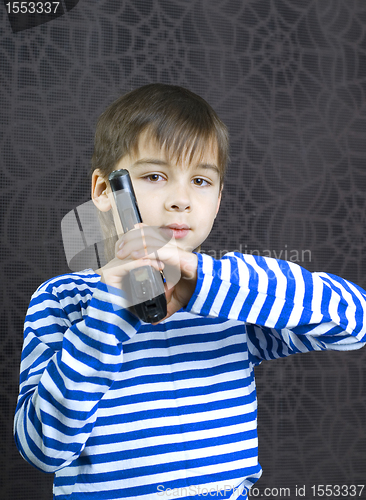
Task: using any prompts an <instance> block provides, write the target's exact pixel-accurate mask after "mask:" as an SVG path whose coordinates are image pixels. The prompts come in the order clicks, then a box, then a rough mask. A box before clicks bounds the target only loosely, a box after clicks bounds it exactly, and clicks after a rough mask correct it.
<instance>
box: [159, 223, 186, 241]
mask: <svg viewBox="0 0 366 500" xmlns="http://www.w3.org/2000/svg"><path fill="white" fill-rule="evenodd" d="M162 229H169V230H170V231H173V235H174V238H176V239H180V238H184V237H185V236H187V234H188V233H189V231H190V227H188V226H187V224H169V225H168V226H162Z"/></svg>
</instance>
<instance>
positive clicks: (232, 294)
mask: <svg viewBox="0 0 366 500" xmlns="http://www.w3.org/2000/svg"><path fill="white" fill-rule="evenodd" d="M197 255H198V269H197V285H196V289H195V292H194V294H193V296H192V297H191V300H190V301H189V303H188V305H187V307H186V308H185V309H186V310H187V311H190V312H192V313H195V314H199V315H203V316H210V317H219V318H225V319H232V320H238V321H243V322H245V323H246V324H247V325H246V329H247V334H248V347H249V349H250V351H251V353H252V354H253V355H254V356H255V357H256V358H257V359H258V360H262V359H274V358H278V357H283V356H287V355H289V354H292V353H297V352H307V351H311V350H324V349H333V350H351V349H358V348H360V347H362V346H364V345H365V343H366V292H365V291H364V290H362V289H361V288H360V287H358V286H357V285H355V284H353V283H351V282H349V281H346V280H344V279H342V278H339V277H338V276H334V275H332V274H327V273H311V272H309V271H307V270H306V269H304V268H302V267H301V266H299V265H298V264H295V263H293V262H287V261H283V260H277V259H273V258H269V257H259V256H255V255H245V254H244V255H243V254H240V253H238V252H232V253H228V254H226V255H225V256H224V257H223V258H222V259H220V260H216V259H213V258H212V257H210V256H209V255H206V254H197Z"/></svg>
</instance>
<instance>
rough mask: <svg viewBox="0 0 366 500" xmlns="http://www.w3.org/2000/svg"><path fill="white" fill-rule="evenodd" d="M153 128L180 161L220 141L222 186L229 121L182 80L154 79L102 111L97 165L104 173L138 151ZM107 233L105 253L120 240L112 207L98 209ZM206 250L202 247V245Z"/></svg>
mask: <svg viewBox="0 0 366 500" xmlns="http://www.w3.org/2000/svg"><path fill="white" fill-rule="evenodd" d="M144 131H147V133H148V137H150V138H151V139H152V140H156V141H157V142H158V144H159V145H160V146H161V147H162V148H164V150H165V152H166V154H167V155H168V157H170V158H174V159H175V160H176V161H179V160H180V159H182V158H183V157H184V156H185V155H187V154H189V156H188V158H187V159H188V160H189V161H191V160H192V158H193V157H194V154H195V153H198V154H202V153H204V151H205V148H207V146H208V145H209V146H211V145H214V146H215V145H217V153H218V165H217V166H218V168H219V172H220V189H221V188H222V186H223V182H224V176H225V170H226V166H227V163H228V159H229V138H228V130H227V127H226V125H225V124H224V123H223V122H222V121H221V120H220V119H219V117H218V116H217V114H216V112H215V111H214V110H213V109H212V107H211V106H210V105H209V104H208V103H207V102H206V101H205V100H204V99H202V97H200V96H198V95H196V94H194V93H193V92H191V91H189V90H187V89H184V88H182V87H178V86H176V85H166V84H163V83H152V84H149V85H145V86H143V87H140V88H137V89H135V90H132V91H131V92H129V93H127V94H125V95H123V96H121V97H119V98H118V99H117V100H116V101H114V102H113V103H112V104H111V105H110V106H109V107H108V108H107V109H106V110H105V111H104V113H102V114H101V116H100V117H99V120H98V122H97V126H96V131H95V141H94V153H93V156H92V169H91V173H93V172H94V170H96V169H99V170H100V172H101V174H102V176H103V177H104V179H108V177H109V174H111V173H112V172H113V170H115V168H116V165H117V163H118V162H119V161H120V160H121V159H122V158H123V157H124V156H126V155H128V154H130V153H135V152H136V151H137V148H138V141H139V137H140V135H141V133H142V132H144ZM98 217H99V219H100V224H101V228H102V231H103V233H104V237H105V244H104V255H105V258H106V260H107V261H109V260H111V259H113V257H114V245H115V242H116V241H117V238H118V237H117V234H116V229H115V226H114V222H113V218H112V214H111V212H110V211H109V212H98ZM196 250H197V251H200V247H199V248H198V249H196Z"/></svg>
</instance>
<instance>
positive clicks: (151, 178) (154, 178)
mask: <svg viewBox="0 0 366 500" xmlns="http://www.w3.org/2000/svg"><path fill="white" fill-rule="evenodd" d="M159 177H162V176H161V175H159V174H149V175H145V177H144V179H148V180H149V181H152V182H156V181H157V180H159Z"/></svg>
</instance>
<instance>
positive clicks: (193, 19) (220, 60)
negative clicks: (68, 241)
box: [0, 0, 366, 500]
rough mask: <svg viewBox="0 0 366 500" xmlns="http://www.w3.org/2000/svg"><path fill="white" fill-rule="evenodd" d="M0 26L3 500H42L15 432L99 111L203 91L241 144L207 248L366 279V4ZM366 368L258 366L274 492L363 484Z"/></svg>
mask: <svg viewBox="0 0 366 500" xmlns="http://www.w3.org/2000/svg"><path fill="white" fill-rule="evenodd" d="M65 11H66V9H65ZM0 24H1V35H0V51H1V58H0V68H1V69H0V78H1V86H2V92H1V93H0V109H1V110H2V112H1V115H0V120H1V126H0V147H1V153H2V154H1V157H2V179H3V182H2V183H1V185H0V193H1V196H0V199H1V220H0V224H1V236H2V238H1V242H0V245H1V247H0V248H1V256H2V269H3V287H2V288H1V299H2V301H1V304H2V306H1V311H2V322H1V324H2V329H3V333H2V335H1V340H0V341H1V351H0V360H1V363H0V366H1V369H2V382H1V386H0V398H1V409H0V430H1V433H2V435H3V436H4V438H3V439H2V440H1V444H0V457H1V458H0V462H1V463H0V465H1V473H0V476H1V482H0V493H1V498H13V499H14V500H16V499H18V498H19V499H23V498H27V500H31V499H33V498H34V499H37V500H43V498H44V499H48V498H50V480H49V478H48V477H47V476H44V475H43V474H40V473H38V472H36V471H34V470H33V468H31V467H30V466H29V465H27V464H26V463H25V462H24V461H23V460H22V459H21V458H20V457H19V454H18V452H17V450H16V449H15V446H14V444H13V438H12V419H13V412H14V407H15V399H16V396H17V390H18V371H19V359H20V351H21V346H22V334H21V332H22V325H23V321H24V315H25V312H26V308H27V306H28V303H29V299H30V295H31V294H32V293H33V291H34V290H35V289H36V287H37V286H38V285H39V284H40V283H42V282H43V281H44V280H46V279H47V278H50V277H52V276H55V275H57V274H60V273H63V272H65V271H67V264H66V260H65V256H64V252H63V247H62V241H61V231H60V222H61V219H62V217H63V216H64V215H65V214H66V213H67V212H68V211H69V210H71V209H73V208H74V207H75V206H77V205H78V204H81V203H83V202H85V201H87V200H88V199H89V198H90V195H89V191H90V188H89V179H88V177H87V172H88V170H89V164H90V157H91V153H92V144H93V134H94V127H95V122H96V119H97V117H98V115H99V114H100V113H101V112H102V111H103V109H104V108H105V107H106V106H107V105H108V104H109V103H110V102H112V100H114V99H115V98H116V97H117V96H118V95H120V93H123V92H126V91H128V90H130V89H133V88H135V87H137V86H140V85H143V84H145V83H151V82H156V81H160V82H164V83H173V84H177V85H182V86H185V87H187V88H190V89H191V90H193V91H195V92H197V93H198V94H200V95H202V97H204V98H205V99H207V100H208V101H209V102H210V103H211V104H212V105H213V107H214V108H215V109H216V110H217V112H218V113H219V115H220V116H221V118H222V119H223V120H224V121H225V122H226V123H227V125H228V126H229V129H230V134H231V164H230V167H229V170H228V174H227V177H226V181H225V190H224V196H223V201H222V206H221V209H220V212H219V215H218V217H217V219H216V222H215V225H214V230H213V232H212V234H211V235H210V237H209V239H208V240H207V242H206V243H205V244H204V246H203V250H204V251H206V252H207V253H211V254H212V255H214V256H216V257H220V255H222V254H223V253H224V252H225V251H231V250H239V251H242V252H247V253H260V254H262V255H268V256H272V257H279V258H285V259H289V260H293V261H296V262H298V263H299V264H301V265H303V266H304V267H306V268H307V269H309V270H311V271H327V272H331V273H334V274H339V275H341V276H343V277H345V278H347V279H350V280H351V281H354V282H356V283H357V284H359V285H360V286H362V287H366V273H365V270H366V257H365V251H364V250H365V248H366V219H365V218H366V196H365V194H366V169H365V159H366V105H365V103H366V99H365V91H366V4H365V2H363V1H361V0H359V1H356V0H322V1H318V0H311V1H307V2H304V1H303V0H261V1H258V0H227V1H222V0H220V1H219V0H210V1H209V0H201V1H193V0H189V1H183V0H155V1H153V0H130V1H127V0H124V1H117V0H104V1H99V2H96V1H94V0H82V1H79V3H78V4H77V5H76V6H75V7H74V8H73V9H72V10H71V11H69V12H67V13H65V14H64V15H63V16H61V17H59V18H57V19H55V20H53V21H52V22H49V23H46V24H43V25H41V26H38V27H34V28H31V29H28V30H24V31H21V32H19V33H13V32H12V30H11V27H10V23H9V20H8V17H7V14H6V11H5V10H4V9H0ZM364 366H365V353H364V350H362V351H358V352H352V353H311V354H307V355H303V356H293V357H292V358H289V359H286V360H278V361H274V362H271V363H264V364H263V365H262V366H261V367H260V368H259V369H258V371H257V379H258V394H259V399H260V402H259V439H260V441H259V442H260V461H261V463H262V466H263V468H264V474H263V477H262V479H261V480H260V483H259V484H258V486H260V487H261V488H265V487H266V486H268V487H281V486H283V487H286V486H288V487H291V491H292V492H293V493H294V492H295V486H296V485H305V484H306V485H307V488H308V489H307V495H306V497H305V498H311V495H310V493H311V491H310V489H309V488H310V485H311V484H324V483H328V484H339V482H340V481H341V482H342V483H347V484H357V483H360V481H362V480H363V478H364V471H365V469H366V461H365V455H364V448H365V444H366V434H365V432H366V430H365V414H366V412H365V401H364V394H365V380H366V377H365V369H364ZM364 497H366V491H365V492H364Z"/></svg>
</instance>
